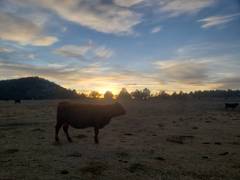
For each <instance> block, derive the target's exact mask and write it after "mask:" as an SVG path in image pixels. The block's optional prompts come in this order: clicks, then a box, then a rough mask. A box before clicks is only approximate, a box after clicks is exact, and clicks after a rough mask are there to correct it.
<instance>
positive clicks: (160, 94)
mask: <svg viewBox="0 0 240 180" xmlns="http://www.w3.org/2000/svg"><path fill="white" fill-rule="evenodd" d="M158 96H159V97H160V98H167V97H169V94H168V93H166V91H160V92H159V95H158Z"/></svg>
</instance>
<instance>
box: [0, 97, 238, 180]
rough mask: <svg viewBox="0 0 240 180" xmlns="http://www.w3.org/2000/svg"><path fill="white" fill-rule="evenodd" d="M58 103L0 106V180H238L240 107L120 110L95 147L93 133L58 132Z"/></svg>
mask: <svg viewBox="0 0 240 180" xmlns="http://www.w3.org/2000/svg"><path fill="white" fill-rule="evenodd" d="M58 102H59V101H57V100H52V101H23V102H22V104H14V103H13V102H11V101H8V102H7V101H0V180H22V179H26V180H32V179H34V180H42V179H43V180H45V179H46V180H53V179H58V180H68V179H69V180H75V179H83V180H85V179H86V180H89V179H99V180H104V179H107V180H120V179H124V180H133V179H138V180H148V179H154V180H170V179H184V180H185V179H186V180H190V179H196V180H207V179H211V180H221V179H226V180H238V179H240V107H238V108H237V109H235V110H234V111H232V110H225V109H224V100H182V101H181V100H159V101H143V102H128V103H127V102H125V103H124V102H123V103H122V104H123V105H124V107H125V108H126V111H127V115H125V116H121V117H117V118H114V119H112V121H111V123H110V124H109V125H107V126H106V127H105V128H104V129H101V130H100V134H99V140H100V144H98V145H96V144H94V140H93V129H91V128H90V129H82V130H78V129H73V128H70V129H69V132H70V135H71V137H72V139H73V143H69V142H68V141H67V139H66V137H65V134H64V132H63V131H62V129H61V131H60V134H59V137H60V142H61V143H60V144H56V143H54V126H55V122H56V107H57V104H58Z"/></svg>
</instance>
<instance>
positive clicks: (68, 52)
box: [55, 41, 114, 60]
mask: <svg viewBox="0 0 240 180" xmlns="http://www.w3.org/2000/svg"><path fill="white" fill-rule="evenodd" d="M55 52H56V53H57V54H60V55H63V56H66V57H72V58H78V59H80V60H85V59H88V57H90V58H93V59H95V58H99V59H107V58H110V57H112V55H113V54H114V52H113V50H111V49H110V48H107V47H105V46H103V45H102V46H99V45H96V44H94V43H93V42H91V41H89V42H88V43H85V44H82V45H64V46H62V47H60V48H58V49H56V50H55Z"/></svg>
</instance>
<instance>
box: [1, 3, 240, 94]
mask: <svg viewBox="0 0 240 180" xmlns="http://www.w3.org/2000/svg"><path fill="white" fill-rule="evenodd" d="M239 12H240V11H239V1H237V0H232V1H221V0H203V1H192V0H156V1H155V0H150V1H145V0H139V1H136V0H127V1H118V0H113V1H104V0H95V1H86V0H70V1H64V0H62V1H61V0H59V1H56V0H43V1H37V0H21V1H18V0H2V1H0V79H1V80H2V79H12V78H19V77H27V76H40V77H43V78H46V79H49V80H51V81H54V82H56V83H58V84H60V85H62V86H64V87H66V88H71V89H76V90H77V91H78V92H90V91H91V90H96V91H99V92H100V93H102V94H103V93H104V92H105V91H107V90H109V91H112V92H113V93H114V94H117V93H118V92H119V91H120V90H121V88H123V87H125V88H127V89H128V90H129V91H133V90H135V89H143V88H145V87H147V88H149V89H150V90H151V91H152V92H153V93H156V92H159V91H162V90H165V91H167V92H169V93H172V92H174V91H177V92H179V91H186V92H189V91H194V90H208V89H239V88H240V78H239V69H240V61H239V58H240V53H239V52H240V51H239V50H240V36H239V32H240V24H239V21H240V13H239Z"/></svg>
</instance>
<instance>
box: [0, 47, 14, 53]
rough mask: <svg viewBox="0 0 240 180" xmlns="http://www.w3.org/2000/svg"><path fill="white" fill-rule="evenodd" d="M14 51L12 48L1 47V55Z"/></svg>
mask: <svg viewBox="0 0 240 180" xmlns="http://www.w3.org/2000/svg"><path fill="white" fill-rule="evenodd" d="M13 51H14V50H13V49H11V48H7V47H0V53H10V52H13Z"/></svg>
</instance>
